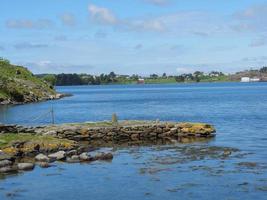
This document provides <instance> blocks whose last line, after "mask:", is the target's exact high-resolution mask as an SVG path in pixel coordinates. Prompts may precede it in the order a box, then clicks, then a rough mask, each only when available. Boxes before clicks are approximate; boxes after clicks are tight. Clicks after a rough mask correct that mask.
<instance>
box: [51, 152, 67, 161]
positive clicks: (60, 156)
mask: <svg viewBox="0 0 267 200" xmlns="http://www.w3.org/2000/svg"><path fill="white" fill-rule="evenodd" d="M48 158H51V159H55V160H65V159H66V152H65V151H58V152H56V153H52V154H49V155H48Z"/></svg>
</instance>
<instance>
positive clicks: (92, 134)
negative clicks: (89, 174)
mask: <svg viewBox="0 0 267 200" xmlns="http://www.w3.org/2000/svg"><path fill="white" fill-rule="evenodd" d="M0 132H3V133H4V132H13V133H17V132H24V133H35V134H44V135H53V136H55V137H59V138H66V139H70V140H74V141H87V142H92V143H99V144H105V143H109V142H112V143H127V142H138V141H157V140H180V139H182V138H186V137H187V138H209V137H213V136H214V133H215V129H214V127H213V126H211V125H209V124H202V123H170V122H161V123H149V124H138V125H130V126H122V125H116V126H108V127H90V126H88V125H87V124H79V125H58V126H45V127H22V126H4V125H2V126H0Z"/></svg>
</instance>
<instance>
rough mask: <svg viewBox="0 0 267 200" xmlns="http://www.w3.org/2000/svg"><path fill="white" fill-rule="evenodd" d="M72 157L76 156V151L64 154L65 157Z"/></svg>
mask: <svg viewBox="0 0 267 200" xmlns="http://www.w3.org/2000/svg"><path fill="white" fill-rule="evenodd" d="M73 155H77V150H70V151H68V152H66V156H68V157H71V156H73Z"/></svg>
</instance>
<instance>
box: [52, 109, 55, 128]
mask: <svg viewBox="0 0 267 200" xmlns="http://www.w3.org/2000/svg"><path fill="white" fill-rule="evenodd" d="M51 118H52V124H55V116H54V107H53V105H52V107H51Z"/></svg>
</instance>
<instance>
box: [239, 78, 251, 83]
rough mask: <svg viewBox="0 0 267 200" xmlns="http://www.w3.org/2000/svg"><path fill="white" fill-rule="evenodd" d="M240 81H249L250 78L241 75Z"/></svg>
mask: <svg viewBox="0 0 267 200" xmlns="http://www.w3.org/2000/svg"><path fill="white" fill-rule="evenodd" d="M241 82H243V83H247V82H250V78H249V77H242V78H241Z"/></svg>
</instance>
